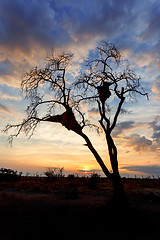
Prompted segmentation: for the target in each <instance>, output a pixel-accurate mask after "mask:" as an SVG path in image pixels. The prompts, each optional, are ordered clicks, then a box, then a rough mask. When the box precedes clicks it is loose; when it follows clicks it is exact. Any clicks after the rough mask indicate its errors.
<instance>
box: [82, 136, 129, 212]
mask: <svg viewBox="0 0 160 240" xmlns="http://www.w3.org/2000/svg"><path fill="white" fill-rule="evenodd" d="M80 135H81V136H82V137H83V138H84V139H85V141H86V143H87V144H86V145H87V147H88V148H89V149H90V151H91V152H92V154H93V155H94V157H95V158H96V160H97V162H98V163H99V165H100V167H101V168H102V170H103V172H104V174H105V175H106V177H108V178H109V179H110V180H111V181H112V183H113V203H114V205H116V206H117V207H120V208H121V207H123V208H124V207H125V206H126V204H127V201H126V196H125V191H124V187H123V183H122V179H121V177H120V175H119V171H118V162H117V151H116V147H115V145H114V150H113V149H112V150H111V148H113V139H112V138H111V136H110V137H109V146H108V147H109V148H110V150H111V151H112V155H111V156H110V160H111V165H112V169H113V173H110V172H109V170H108V168H107V167H106V165H105V164H104V162H103V160H102V159H101V157H100V156H99V154H98V153H97V151H96V150H95V148H94V147H93V145H92V143H91V141H90V140H89V138H88V137H87V136H86V135H85V134H84V133H82V132H81V134H80ZM107 143H108V142H107ZM113 153H114V154H113ZM110 154H111V153H110Z"/></svg>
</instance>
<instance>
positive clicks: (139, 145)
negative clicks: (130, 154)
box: [125, 134, 157, 152]
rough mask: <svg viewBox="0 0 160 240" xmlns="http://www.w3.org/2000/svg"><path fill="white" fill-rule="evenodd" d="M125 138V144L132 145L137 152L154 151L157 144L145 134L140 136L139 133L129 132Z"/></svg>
mask: <svg viewBox="0 0 160 240" xmlns="http://www.w3.org/2000/svg"><path fill="white" fill-rule="evenodd" d="M125 139H126V140H127V146H130V147H133V148H134V150H135V151H137V152H143V151H156V149H157V146H156V145H154V144H153V142H152V141H151V140H150V139H147V138H146V137H145V136H142V137H141V136H140V135H139V134H131V135H130V136H127V137H125Z"/></svg>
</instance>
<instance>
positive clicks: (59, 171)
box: [44, 167, 64, 180]
mask: <svg viewBox="0 0 160 240" xmlns="http://www.w3.org/2000/svg"><path fill="white" fill-rule="evenodd" d="M63 169H64V168H56V167H52V168H48V169H47V171H45V172H44V174H45V175H46V177H47V178H48V180H54V179H55V178H59V177H64V175H63Z"/></svg>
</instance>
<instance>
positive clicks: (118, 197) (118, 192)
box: [112, 174, 126, 207]
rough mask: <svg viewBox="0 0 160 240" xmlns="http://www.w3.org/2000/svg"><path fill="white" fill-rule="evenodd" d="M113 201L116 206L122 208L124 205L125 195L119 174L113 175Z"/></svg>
mask: <svg viewBox="0 0 160 240" xmlns="http://www.w3.org/2000/svg"><path fill="white" fill-rule="evenodd" d="M112 182H113V201H114V203H115V204H116V205H117V206H120V207H121V206H124V205H125V204H126V195H125V191H124V186H123V183H122V179H121V177H120V175H119V174H117V175H115V176H114V175H113V178H112Z"/></svg>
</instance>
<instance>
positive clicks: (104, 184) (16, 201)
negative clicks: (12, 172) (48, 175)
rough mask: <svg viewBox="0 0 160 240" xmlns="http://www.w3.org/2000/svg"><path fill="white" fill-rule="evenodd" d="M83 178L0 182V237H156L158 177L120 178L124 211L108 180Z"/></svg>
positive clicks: (159, 208) (159, 202)
mask: <svg viewBox="0 0 160 240" xmlns="http://www.w3.org/2000/svg"><path fill="white" fill-rule="evenodd" d="M89 181H90V180H84V179H83V180H80V179H78V180H75V179H72V180H69V181H68V180H56V182H54V183H52V182H45V181H44V182H43V181H39V182H38V181H37V180H33V179H30V180H26V179H25V180H24V179H23V181H21V182H16V183H4V182H3V183H0V240H12V239H16V240H17V239H23V240H26V239H29V240H32V239H34V240H41V239H57V238H58V239H75V240H76V239H95V240H96V239H97V240H101V239H110V240H111V239H118V238H121V239H135V240H138V239H141V240H143V239H145V240H152V239H157V240H158V239H160V181H159V180H156V179H153V180H151V179H150V180H149V179H147V180H144V179H143V180H138V179H136V180H131V179H130V180H129V179H127V180H126V179H125V180H124V186H125V190H126V194H127V198H128V201H129V202H130V207H129V208H127V209H125V210H124V209H116V208H115V207H114V206H113V204H112V201H111V200H112V186H111V183H110V182H109V180H107V181H106V180H104V179H103V180H98V182H96V183H95V182H94V184H93V183H92V182H89ZM60 182H61V183H60Z"/></svg>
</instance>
